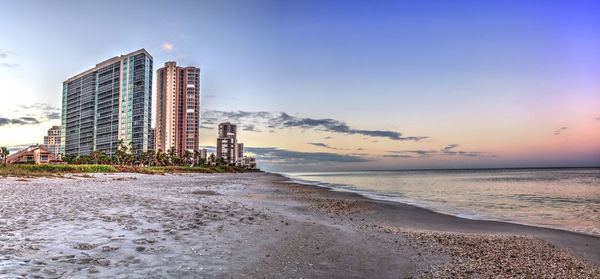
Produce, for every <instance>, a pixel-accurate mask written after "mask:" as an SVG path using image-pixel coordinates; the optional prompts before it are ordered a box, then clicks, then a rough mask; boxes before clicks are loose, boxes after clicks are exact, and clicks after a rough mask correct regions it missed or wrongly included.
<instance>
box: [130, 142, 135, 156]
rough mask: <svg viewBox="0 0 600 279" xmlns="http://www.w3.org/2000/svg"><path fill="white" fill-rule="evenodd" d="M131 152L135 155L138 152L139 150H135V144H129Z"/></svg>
mask: <svg viewBox="0 0 600 279" xmlns="http://www.w3.org/2000/svg"><path fill="white" fill-rule="evenodd" d="M129 151H130V152H131V154H135V153H136V152H137V150H136V149H135V142H133V141H132V142H129Z"/></svg>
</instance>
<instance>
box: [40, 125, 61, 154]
mask: <svg viewBox="0 0 600 279" xmlns="http://www.w3.org/2000/svg"><path fill="white" fill-rule="evenodd" d="M61 132H62V130H61V129H60V126H52V128H50V130H48V135H47V136H44V145H43V146H42V147H43V148H44V149H46V150H47V151H48V152H50V153H52V154H54V157H55V158H58V154H60V139H61Z"/></svg>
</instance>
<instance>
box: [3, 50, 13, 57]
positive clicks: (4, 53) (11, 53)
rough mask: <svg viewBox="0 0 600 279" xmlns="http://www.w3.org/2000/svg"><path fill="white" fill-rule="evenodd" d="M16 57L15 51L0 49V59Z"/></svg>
mask: <svg viewBox="0 0 600 279" xmlns="http://www.w3.org/2000/svg"><path fill="white" fill-rule="evenodd" d="M11 55H15V53H14V52H13V51H10V50H3V49H0V58H6V57H8V56H11Z"/></svg>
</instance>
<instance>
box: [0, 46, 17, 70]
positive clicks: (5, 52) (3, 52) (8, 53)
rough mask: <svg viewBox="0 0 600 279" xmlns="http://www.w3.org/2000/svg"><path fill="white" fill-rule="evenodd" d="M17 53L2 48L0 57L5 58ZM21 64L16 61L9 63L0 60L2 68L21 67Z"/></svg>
mask: <svg viewBox="0 0 600 279" xmlns="http://www.w3.org/2000/svg"><path fill="white" fill-rule="evenodd" d="M14 54H15V53H14V52H12V51H9V50H2V49H0V59H4V58H7V57H9V56H11V55H14ZM19 67H20V65H19V64H16V63H7V62H0V68H5V69H16V68H19Z"/></svg>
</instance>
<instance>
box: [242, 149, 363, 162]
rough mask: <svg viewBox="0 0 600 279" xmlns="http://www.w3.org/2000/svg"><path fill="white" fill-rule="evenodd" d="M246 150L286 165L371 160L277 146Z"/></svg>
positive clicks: (269, 160) (259, 157) (262, 158)
mask: <svg viewBox="0 0 600 279" xmlns="http://www.w3.org/2000/svg"><path fill="white" fill-rule="evenodd" d="M244 150H245V151H248V152H252V153H254V154H255V156H256V158H257V160H258V161H265V162H269V163H277V164H284V165H299V164H300V165H303V164H319V163H360V162H369V161H371V160H368V159H365V158H361V157H358V156H353V155H343V154H336V153H327V152H300V151H291V150H286V149H279V148H276V147H246V148H244Z"/></svg>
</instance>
